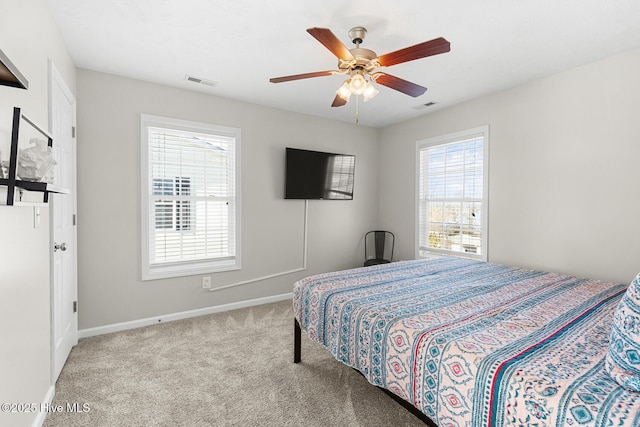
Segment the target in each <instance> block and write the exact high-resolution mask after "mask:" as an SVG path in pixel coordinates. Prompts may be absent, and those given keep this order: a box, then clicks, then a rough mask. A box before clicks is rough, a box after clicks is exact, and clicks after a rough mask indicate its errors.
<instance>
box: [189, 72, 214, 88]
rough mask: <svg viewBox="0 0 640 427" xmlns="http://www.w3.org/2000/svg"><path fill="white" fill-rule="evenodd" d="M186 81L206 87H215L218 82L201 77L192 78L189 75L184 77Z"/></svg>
mask: <svg viewBox="0 0 640 427" xmlns="http://www.w3.org/2000/svg"><path fill="white" fill-rule="evenodd" d="M184 79H185V80H187V81H190V82H193V83H198V84H201V85H205V86H211V87H213V86H215V85H217V84H218V82H214V81H213V80H207V79H201V78H200V77H194V76H190V75H189V74H187V75H185V76H184Z"/></svg>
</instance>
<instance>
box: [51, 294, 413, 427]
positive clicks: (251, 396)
mask: <svg viewBox="0 0 640 427" xmlns="http://www.w3.org/2000/svg"><path fill="white" fill-rule="evenodd" d="M292 359H293V314H292V309H291V302H290V301H283V302H278V303H272V304H265V305H262V306H257V307H250V308H245V309H240V310H235V311H230V312H225V313H218V314H212V315H207V316H202V317H197V318H192V319H186V320H179V321H175V322H168V323H164V324H158V325H154V326H149V327H145V328H140V329H135V330H130V331H123V332H117V333H113V334H108V335H102V336H98V337H92V338H86V339H82V340H80V342H79V343H78V345H77V346H76V347H74V349H73V350H72V351H71V355H70V357H69V360H68V361H67V364H66V365H65V367H64V369H63V370H62V373H61V375H60V378H59V379H58V383H57V385H56V396H55V398H54V401H53V405H62V406H63V407H65V408H66V406H67V404H70V405H73V404H74V403H77V404H78V405H77V408H79V409H88V411H87V412H82V411H77V412H67V411H64V412H61V413H50V414H49V415H48V416H47V419H46V421H45V426H49V427H53V426H65V427H70V426H424V424H422V423H421V422H420V420H418V419H417V418H416V417H414V416H413V415H412V414H410V413H409V412H408V411H407V410H405V409H404V408H402V407H401V406H400V405H398V404H397V403H396V402H394V401H393V400H392V399H391V398H389V397H388V396H387V395H385V394H384V393H383V392H382V391H380V390H378V389H376V388H375V387H373V386H372V385H370V384H369V383H368V382H367V381H366V380H365V379H364V378H363V377H362V376H361V375H359V374H358V373H357V372H355V371H354V370H352V369H351V368H349V367H347V366H345V365H343V364H341V363H339V362H337V361H336V360H335V359H334V358H333V356H331V355H330V353H329V352H328V351H327V350H326V349H325V348H324V347H322V346H321V345H319V344H317V343H314V342H312V341H311V340H309V338H307V337H306V336H305V335H304V332H303V338H302V363H300V364H294V363H292Z"/></svg>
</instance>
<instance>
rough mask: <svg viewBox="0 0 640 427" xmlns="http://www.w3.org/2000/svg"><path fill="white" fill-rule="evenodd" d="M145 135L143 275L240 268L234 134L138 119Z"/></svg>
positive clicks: (196, 125)
mask: <svg viewBox="0 0 640 427" xmlns="http://www.w3.org/2000/svg"><path fill="white" fill-rule="evenodd" d="M142 134H143V140H142V142H143V156H142V157H143V163H144V164H143V169H144V170H145V171H144V172H143V180H142V181H143V189H142V195H143V205H145V206H146V209H143V229H144V230H146V236H143V251H144V252H145V253H143V264H144V265H143V278H148V279H151V278H160V277H174V276H179V275H188V274H198V273H202V272H211V271H222V270H229V269H235V268H239V257H238V242H239V239H238V236H239V221H238V219H239V212H238V191H237V190H238V187H237V172H238V171H237V164H238V159H237V156H238V153H239V142H240V141H239V130H237V129H232V128H222V127H219V126H213V125H207V124H202V123H194V122H186V121H181V120H175V119H167V118H161V117H155V116H147V115H143V116H142ZM144 243H146V245H145V244H144Z"/></svg>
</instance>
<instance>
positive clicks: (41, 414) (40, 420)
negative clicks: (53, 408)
mask: <svg viewBox="0 0 640 427" xmlns="http://www.w3.org/2000/svg"><path fill="white" fill-rule="evenodd" d="M55 395H56V387H55V386H53V385H52V386H50V387H49V390H47V394H45V396H44V400H43V401H42V403H41V404H40V408H46V407H48V406H49V405H51V402H53V397H54V396H55ZM47 414H48V412H47V411H38V416H37V417H36V419H35V420H33V424H32V425H33V427H42V424H44V420H45V419H46V418H47Z"/></svg>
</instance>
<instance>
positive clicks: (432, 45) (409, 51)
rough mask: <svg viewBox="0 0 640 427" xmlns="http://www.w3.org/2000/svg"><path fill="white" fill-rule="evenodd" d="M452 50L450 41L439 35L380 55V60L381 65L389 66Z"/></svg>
mask: <svg viewBox="0 0 640 427" xmlns="http://www.w3.org/2000/svg"><path fill="white" fill-rule="evenodd" d="M450 50H451V45H450V44H449V42H448V41H447V40H446V39H443V38H442V37H439V38H437V39H433V40H430V41H428V42H424V43H420V44H417V45H414V46H410V47H405V48H404V49H400V50H396V51H394V52H390V53H387V54H384V55H382V56H379V57H378V61H379V62H380V65H381V66H383V67H389V66H391V65H396V64H401V63H403V62H407V61H413V60H414V59H420V58H426V57H427V56H433V55H438V54H440V53H445V52H449V51H450Z"/></svg>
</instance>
